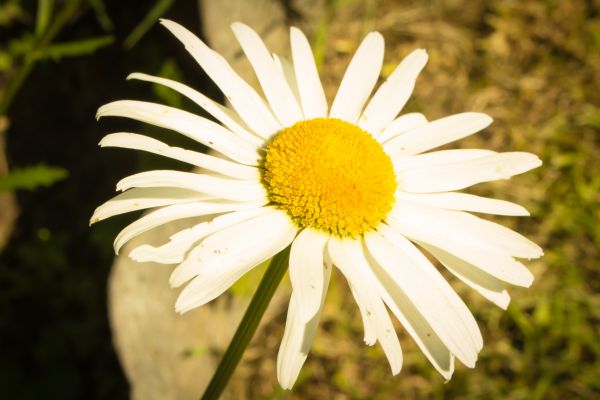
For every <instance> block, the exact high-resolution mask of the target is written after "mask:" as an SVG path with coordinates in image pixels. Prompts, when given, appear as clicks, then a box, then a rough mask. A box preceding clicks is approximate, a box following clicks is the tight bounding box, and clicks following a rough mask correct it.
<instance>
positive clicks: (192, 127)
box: [96, 100, 260, 165]
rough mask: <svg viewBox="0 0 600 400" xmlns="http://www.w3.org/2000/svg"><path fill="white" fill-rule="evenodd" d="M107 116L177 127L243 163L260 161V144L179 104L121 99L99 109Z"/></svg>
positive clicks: (103, 115)
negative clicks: (240, 136)
mask: <svg viewBox="0 0 600 400" xmlns="http://www.w3.org/2000/svg"><path fill="white" fill-rule="evenodd" d="M106 116H110V117H125V118H132V119H135V120H137V121H141V122H145V123H148V124H152V125H155V126H159V127H161V128H166V129H171V130H174V131H176V132H179V133H181V134H182V135H185V136H187V137H189V138H191V139H194V140H196V141H197V142H199V143H202V144H203V145H205V146H208V147H210V148H212V149H215V150H216V151H218V152H219V153H222V154H224V155H226V156H227V157H229V158H231V159H232V160H235V161H237V162H240V163H242V164H248V165H258V163H259V161H260V156H259V154H258V152H257V150H256V148H255V147H254V146H253V145H251V144H249V143H247V142H245V141H243V140H242V139H240V138H239V137H237V136H235V135H234V134H233V133H232V132H231V131H229V130H228V129H226V128H224V127H223V126H221V125H219V124H217V123H215V122H213V121H210V120H208V119H206V118H203V117H200V116H198V115H195V114H192V113H189V112H187V111H183V110H179V109H177V108H173V107H168V106H164V105H162V104H156V103H149V102H145V101H136V100H118V101H114V102H112V103H108V104H105V105H103V106H102V107H100V108H99V109H98V113H97V114H96V117H97V118H101V117H106Z"/></svg>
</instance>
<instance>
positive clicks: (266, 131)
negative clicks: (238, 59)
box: [161, 20, 281, 138]
mask: <svg viewBox="0 0 600 400" xmlns="http://www.w3.org/2000/svg"><path fill="white" fill-rule="evenodd" d="M161 24H163V25H164V26H165V27H166V28H167V29H168V30H169V31H171V33H172V34H173V35H175V36H176V37H177V39H179V40H180V41H181V42H182V43H183V44H184V45H185V48H186V50H187V51H189V52H190V54H191V55H192V57H194V59H195V60H196V62H198V64H200V66H201V67H202V69H204V72H206V74H207V75H208V76H209V77H210V79H212V80H213V81H214V82H215V83H216V84H217V86H219V89H221V91H222V92H223V94H225V97H227V99H228V100H229V101H230V103H231V105H232V107H233V108H234V109H235V110H236V111H237V113H238V114H239V115H240V117H242V119H243V120H244V122H246V124H247V125H248V126H249V127H250V128H251V129H252V130H253V131H254V132H255V133H256V134H257V135H259V136H260V137H263V138H268V137H270V136H271V135H273V134H275V133H276V132H277V131H279V130H280V129H281V125H280V124H279V122H277V120H276V119H275V117H274V115H273V114H272V113H271V111H270V110H269V108H268V107H267V105H266V104H265V102H264V101H263V99H262V98H261V97H260V96H259V95H258V94H257V93H256V91H254V89H252V87H251V86H250V85H248V84H247V83H246V82H245V81H244V80H243V79H242V78H240V77H239V76H238V75H237V74H236V73H235V71H234V70H233V69H232V68H231V66H230V65H229V64H228V63H227V61H226V60H225V59H224V58H223V57H222V56H221V55H220V54H218V53H217V52H215V51H213V50H211V49H210V48H209V47H208V46H207V45H205V44H204V43H203V42H202V40H200V39H199V38H198V37H197V36H196V35H194V34H193V33H191V32H190V31H188V30H187V29H185V28H184V27H182V26H181V25H179V24H177V23H175V22H173V21H168V20H161Z"/></svg>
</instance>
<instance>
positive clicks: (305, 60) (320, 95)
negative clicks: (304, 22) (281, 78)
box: [290, 27, 327, 119]
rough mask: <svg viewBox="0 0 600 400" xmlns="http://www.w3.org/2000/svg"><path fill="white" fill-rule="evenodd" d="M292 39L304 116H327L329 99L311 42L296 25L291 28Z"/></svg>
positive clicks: (308, 117)
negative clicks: (326, 95) (326, 96)
mask: <svg viewBox="0 0 600 400" xmlns="http://www.w3.org/2000/svg"><path fill="white" fill-rule="evenodd" d="M290 41H291V46H292V59H293V63H294V70H295V72H296V80H297V81H298V91H299V93H300V100H301V102H302V110H303V111H304V118H306V119H311V118H325V117H327V99H326V98H325V92H324V91H323V85H321V80H320V79H319V73H318V71H317V66H316V65H315V59H314V56H313V53H312V50H311V49H310V44H309V43H308V40H307V39H306V36H304V33H302V31H301V30H300V29H298V28H294V27H292V28H291V29H290Z"/></svg>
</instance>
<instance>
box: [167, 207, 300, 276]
mask: <svg viewBox="0 0 600 400" xmlns="http://www.w3.org/2000/svg"><path fill="white" fill-rule="evenodd" d="M284 217H286V218H284ZM290 224H291V225H293V224H292V222H291V221H290V219H289V217H287V215H286V214H285V213H284V212H283V211H280V210H277V209H275V208H274V207H263V212H261V213H259V214H258V215H257V216H254V217H251V218H248V219H245V220H243V221H241V222H239V223H237V224H232V225H231V226H227V227H226V228H224V229H220V230H217V231H216V232H213V233H212V234H211V235H209V236H207V237H206V238H205V239H204V240H202V242H201V243H200V244H199V245H198V246H196V247H194V249H192V251H191V252H190V253H189V254H188V255H187V257H186V259H185V260H184V262H183V263H181V264H180V265H178V266H177V268H175V269H174V270H173V272H172V273H171V277H170V280H169V283H170V284H171V286H173V287H177V286H181V285H182V284H184V283H185V282H187V281H189V280H190V279H192V278H193V277H195V276H196V275H198V274H199V271H200V270H202V269H209V270H210V269H212V268H213V260H217V261H218V262H221V261H222V260H226V261H227V260H228V261H227V262H229V263H230V264H236V262H235V261H236V259H237V258H239V257H238V256H240V255H241V256H242V257H244V254H243V253H244V252H247V251H248V250H249V249H250V248H251V247H252V246H253V245H254V244H256V243H258V244H256V245H254V247H260V248H264V247H265V245H264V244H262V243H263V242H267V241H268V240H267V238H271V236H275V235H276V234H277V233H279V234H282V232H286V231H288V230H289V229H291V228H290ZM296 230H297V229H296ZM252 234H253V236H252ZM270 241H272V240H270ZM230 258H233V259H231V260H230Z"/></svg>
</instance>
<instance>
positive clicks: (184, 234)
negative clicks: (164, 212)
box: [129, 207, 268, 264]
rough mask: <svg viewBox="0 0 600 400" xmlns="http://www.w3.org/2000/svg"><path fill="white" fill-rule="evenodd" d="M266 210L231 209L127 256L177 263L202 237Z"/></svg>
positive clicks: (133, 251)
mask: <svg viewBox="0 0 600 400" xmlns="http://www.w3.org/2000/svg"><path fill="white" fill-rule="evenodd" d="M267 211H268V208H265V207H257V208H251V209H246V210H239V211H233V212H230V213H227V214H223V215H219V216H217V217H214V218H212V217H211V219H210V220H209V221H205V222H201V223H199V224H196V225H194V226H193V227H191V228H187V229H184V230H182V231H179V232H177V233H176V234H174V235H172V236H171V237H170V238H169V241H168V242H167V243H165V244H163V245H162V246H158V247H155V246H151V245H149V244H143V245H141V246H138V247H136V248H134V249H133V250H131V252H130V253H129V257H130V258H131V259H132V260H135V261H137V262H155V263H160V264H179V263H181V262H182V261H183V260H184V259H185V255H186V253H187V252H188V251H189V250H190V249H191V248H192V246H193V245H194V244H195V243H197V242H198V241H200V240H201V239H202V238H204V237H206V236H208V235H210V234H212V233H214V232H216V231H219V230H221V229H225V228H227V227H230V226H233V225H235V224H239V223H240V222H243V221H246V220H249V219H250V218H254V217H256V216H258V215H260V214H263V213H265V212H267Z"/></svg>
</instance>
